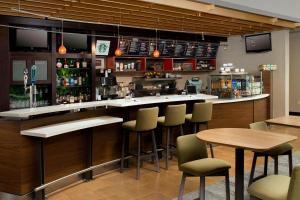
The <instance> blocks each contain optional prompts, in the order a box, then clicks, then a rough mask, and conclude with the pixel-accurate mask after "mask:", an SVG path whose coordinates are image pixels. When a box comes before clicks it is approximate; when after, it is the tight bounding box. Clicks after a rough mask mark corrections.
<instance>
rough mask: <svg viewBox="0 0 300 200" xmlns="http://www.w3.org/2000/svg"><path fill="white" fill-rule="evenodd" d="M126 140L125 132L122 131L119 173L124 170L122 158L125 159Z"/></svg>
mask: <svg viewBox="0 0 300 200" xmlns="http://www.w3.org/2000/svg"><path fill="white" fill-rule="evenodd" d="M125 138H126V132H125V131H123V134H122V155H121V168H120V172H121V173H122V172H123V170H124V158H125V140H126V139H125Z"/></svg>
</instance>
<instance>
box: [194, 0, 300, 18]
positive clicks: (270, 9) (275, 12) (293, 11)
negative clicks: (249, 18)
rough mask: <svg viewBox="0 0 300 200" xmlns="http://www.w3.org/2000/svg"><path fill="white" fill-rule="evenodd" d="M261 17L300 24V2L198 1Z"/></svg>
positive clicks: (260, 0) (277, 0)
mask: <svg viewBox="0 0 300 200" xmlns="http://www.w3.org/2000/svg"><path fill="white" fill-rule="evenodd" d="M196 1H199V2H204V3H211V4H215V5H218V6H222V7H226V8H233V9H237V10H242V11H246V12H252V13H256V14H260V15H266V16H271V17H277V18H281V19H286V20H291V21H297V22H300V12H299V9H300V0H196Z"/></svg>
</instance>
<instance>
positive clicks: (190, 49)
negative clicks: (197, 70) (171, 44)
mask: <svg viewBox="0 0 300 200" xmlns="http://www.w3.org/2000/svg"><path fill="white" fill-rule="evenodd" d="M194 55H195V46H194V43H192V42H187V43H186V50H185V56H186V57H193V56H194Z"/></svg>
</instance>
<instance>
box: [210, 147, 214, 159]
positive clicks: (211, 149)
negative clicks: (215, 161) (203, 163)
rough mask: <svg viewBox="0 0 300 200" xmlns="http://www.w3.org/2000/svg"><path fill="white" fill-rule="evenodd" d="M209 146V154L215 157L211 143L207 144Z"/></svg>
mask: <svg viewBox="0 0 300 200" xmlns="http://www.w3.org/2000/svg"><path fill="white" fill-rule="evenodd" d="M209 148H210V154H211V157H212V158H214V157H215V154H214V149H213V146H212V144H209Z"/></svg>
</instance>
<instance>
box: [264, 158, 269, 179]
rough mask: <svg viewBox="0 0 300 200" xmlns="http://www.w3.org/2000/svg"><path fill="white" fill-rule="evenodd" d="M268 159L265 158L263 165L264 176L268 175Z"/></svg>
mask: <svg viewBox="0 0 300 200" xmlns="http://www.w3.org/2000/svg"><path fill="white" fill-rule="evenodd" d="M268 158H269V156H267V155H266V156H265V164H264V176H267V175H268Z"/></svg>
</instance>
